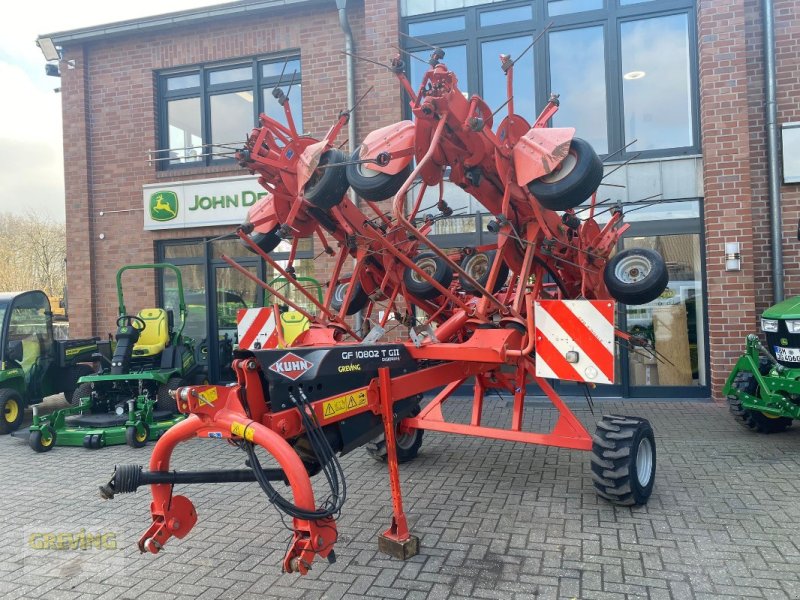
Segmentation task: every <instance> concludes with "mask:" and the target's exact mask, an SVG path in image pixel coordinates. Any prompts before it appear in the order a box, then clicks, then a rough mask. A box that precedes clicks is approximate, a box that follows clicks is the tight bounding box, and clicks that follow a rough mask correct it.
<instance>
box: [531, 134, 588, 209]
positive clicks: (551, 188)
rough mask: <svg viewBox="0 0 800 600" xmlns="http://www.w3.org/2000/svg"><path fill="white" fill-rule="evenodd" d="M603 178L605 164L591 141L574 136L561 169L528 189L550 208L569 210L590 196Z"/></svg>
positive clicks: (559, 167)
mask: <svg viewBox="0 0 800 600" xmlns="http://www.w3.org/2000/svg"><path fill="white" fill-rule="evenodd" d="M602 180H603V163H602V162H601V161H600V157H599V156H597V152H595V151H594V148H592V146H591V144H589V142H587V141H586V140H582V139H581V138H572V143H571V144H570V146H569V153H568V154H567V156H566V158H565V159H564V160H563V161H562V162H561V164H560V165H559V166H558V168H557V169H556V170H555V171H553V172H552V173H548V174H547V175H545V176H544V177H540V178H539V179H536V180H534V181H531V182H530V183H529V184H528V191H529V192H530V193H531V194H533V196H534V197H535V198H536V199H537V200H538V201H539V204H541V205H542V206H543V207H544V208H547V209H549V210H569V209H570V208H575V207H576V206H579V205H580V204H582V203H583V202H584V201H585V200H586V199H588V198H589V197H591V195H592V194H594V193H595V191H596V190H597V188H598V187H599V186H600V182H601V181H602Z"/></svg>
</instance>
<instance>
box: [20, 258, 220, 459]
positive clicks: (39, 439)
mask: <svg viewBox="0 0 800 600" xmlns="http://www.w3.org/2000/svg"><path fill="white" fill-rule="evenodd" d="M134 269H151V270H160V269H169V270H172V271H173V273H174V274H175V277H176V280H177V282H178V310H179V313H180V315H179V318H180V323H179V324H178V326H177V327H176V326H175V323H174V320H173V315H172V311H167V310H164V309H163V308H146V309H143V310H141V311H139V313H138V314H136V315H133V314H128V312H127V309H126V308H125V301H124V297H123V290H122V275H123V273H125V272H126V271H129V270H134ZM117 299H118V301H119V317H118V318H117V322H116V325H117V331H116V334H115V336H114V338H115V347H114V352H113V355H112V356H111V358H110V359H105V360H104V368H103V371H102V372H101V373H98V374H95V375H87V376H84V377H81V378H80V380H79V382H78V383H79V385H78V388H77V389H76V390H75V393H74V394H73V396H72V407H70V408H66V409H63V410H59V411H56V412H54V413H52V414H50V415H46V416H40V415H38V414H37V412H36V411H34V417H33V425H32V426H31V428H30V437H29V438H28V443H29V444H30V446H31V448H33V449H34V450H36V451H37V452H46V451H48V450H50V449H51V448H52V447H53V446H55V445H61V446H84V447H85V448H90V449H95V448H102V447H103V446H110V445H116V444H124V443H127V444H128V445H130V446H133V447H135V448H138V447H141V446H144V445H145V444H146V443H147V441H148V440H154V439H157V438H158V437H159V436H160V435H161V434H162V433H163V432H164V431H166V430H167V429H169V428H170V427H172V425H174V424H175V423H177V422H178V421H180V420H182V419H183V418H184V417H183V415H180V414H179V413H178V411H177V404H176V401H175V399H174V398H173V397H172V395H171V394H170V392H171V391H172V390H175V389H177V388H179V387H181V386H184V385H188V384H192V383H200V382H202V381H204V380H205V377H206V375H205V372H204V371H203V370H202V369H201V368H199V367H198V365H197V362H196V360H195V352H194V340H192V339H191V338H188V337H185V336H184V335H183V328H184V325H185V324H186V314H187V311H186V303H185V301H184V296H183V283H182V280H181V273H180V270H179V269H178V268H177V267H176V266H175V265H171V264H167V263H160V264H152V265H128V266H125V267H122V268H121V269H120V270H119V271H118V272H117Z"/></svg>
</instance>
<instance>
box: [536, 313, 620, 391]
mask: <svg viewBox="0 0 800 600" xmlns="http://www.w3.org/2000/svg"><path fill="white" fill-rule="evenodd" d="M534 321H535V324H536V374H537V375H538V376H539V377H547V378H553V379H564V380H567V381H585V382H589V383H614V302H613V301H612V300H540V301H537V302H536V303H535V308H534Z"/></svg>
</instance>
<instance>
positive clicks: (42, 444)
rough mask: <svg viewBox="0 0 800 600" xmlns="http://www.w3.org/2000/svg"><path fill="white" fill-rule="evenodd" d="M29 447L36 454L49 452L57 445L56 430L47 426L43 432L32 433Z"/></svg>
mask: <svg viewBox="0 0 800 600" xmlns="http://www.w3.org/2000/svg"><path fill="white" fill-rule="evenodd" d="M28 445H29V446H30V447H31V449H33V450H34V452H40V453H41V452H49V451H50V450H52V449H53V446H55V445H56V430H55V429H53V428H52V427H50V425H45V427H44V428H43V429H42V430H37V431H31V435H30V437H29V438H28Z"/></svg>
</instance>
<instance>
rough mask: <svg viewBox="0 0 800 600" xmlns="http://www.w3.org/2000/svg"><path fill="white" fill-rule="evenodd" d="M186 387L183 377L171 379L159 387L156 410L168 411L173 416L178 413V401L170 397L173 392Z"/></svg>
mask: <svg viewBox="0 0 800 600" xmlns="http://www.w3.org/2000/svg"><path fill="white" fill-rule="evenodd" d="M185 385H186V381H184V379H183V377H170V378H169V379H168V380H167V383H163V384H161V385H160V386H158V391H157V392H156V410H168V411H169V412H171V413H172V414H175V413H177V412H178V401H177V400H176V399H175V398H173V397H172V396H170V395H169V392H170V391H171V390H177V389H178V388H179V387H183V386H185Z"/></svg>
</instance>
